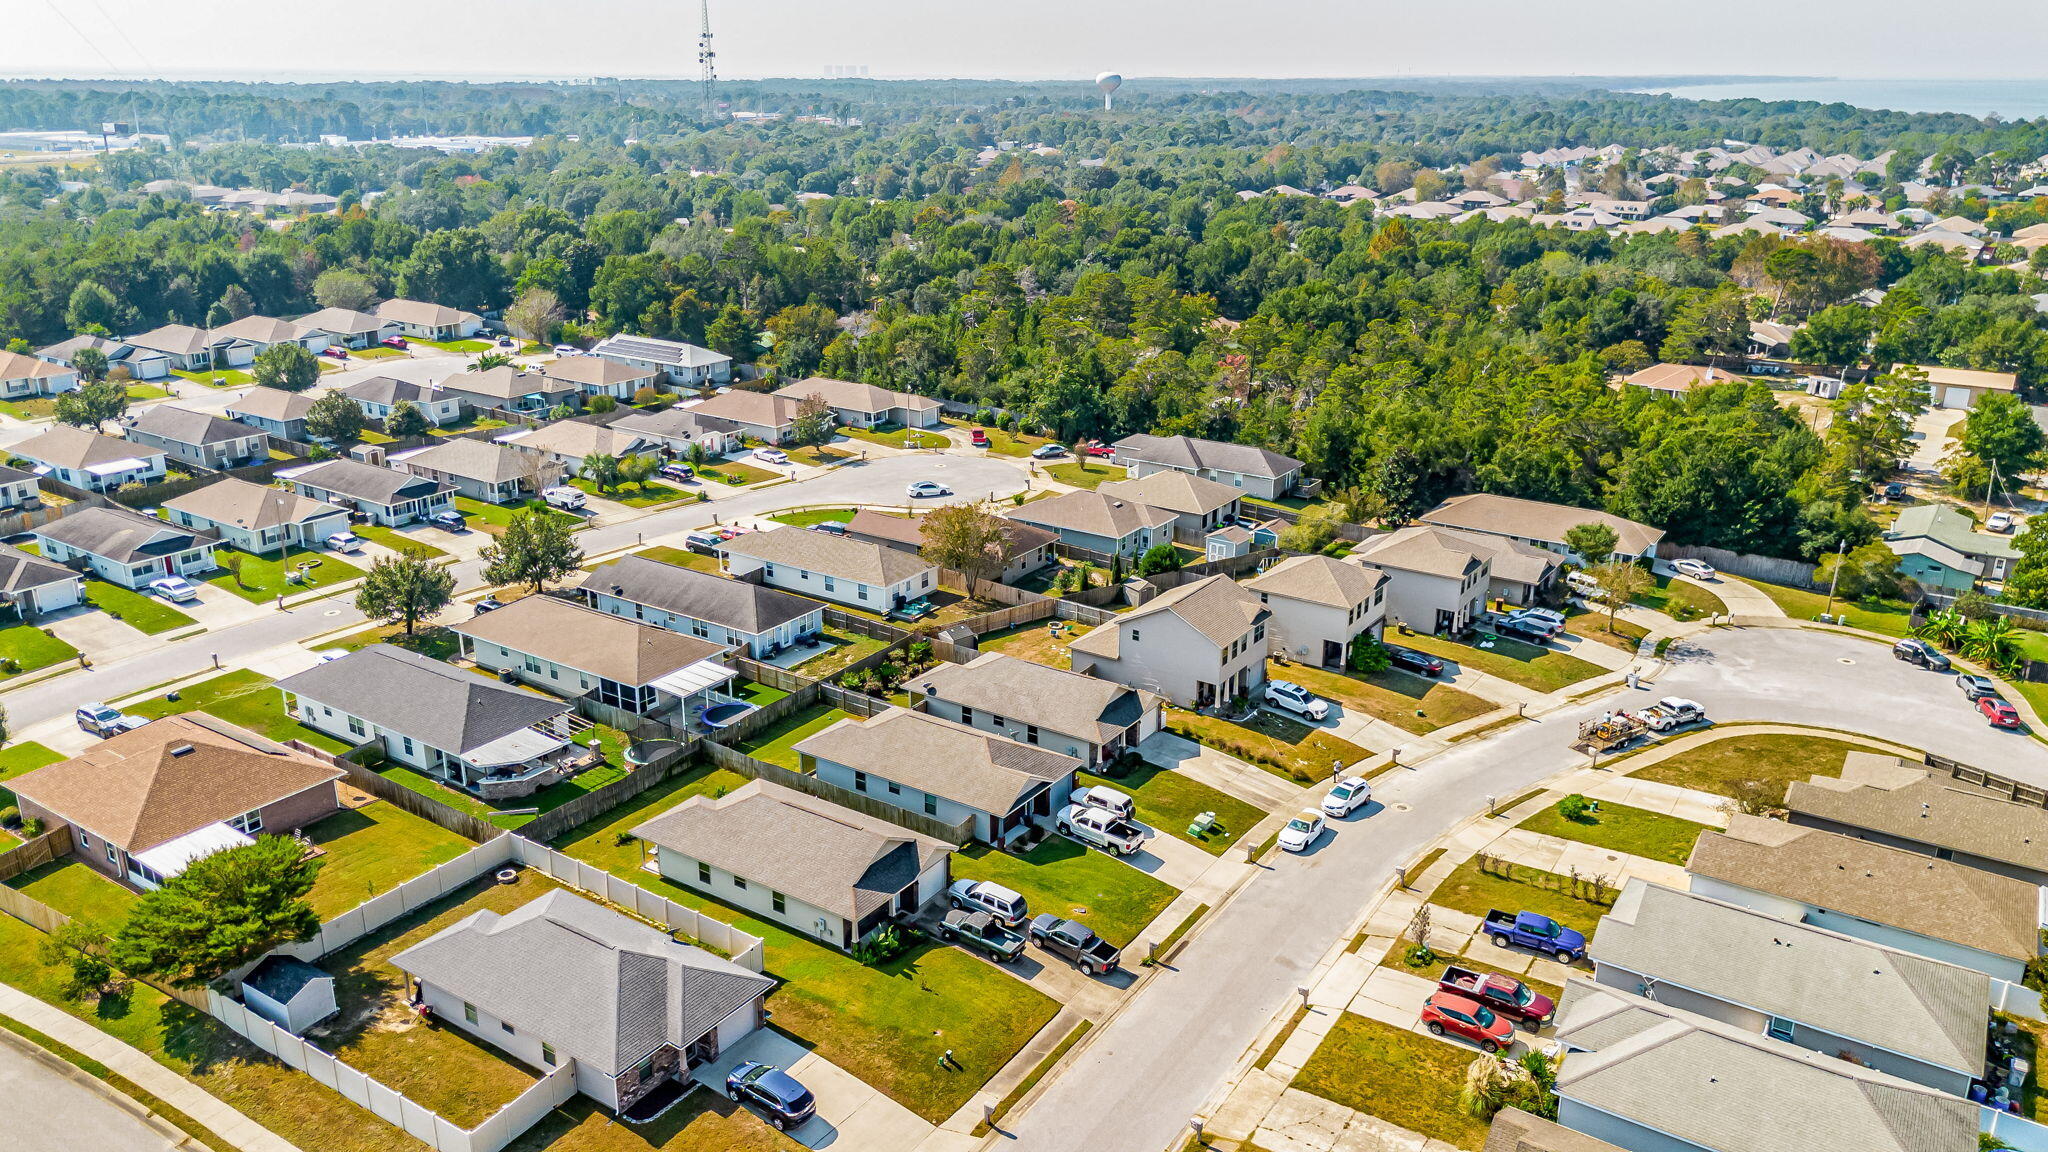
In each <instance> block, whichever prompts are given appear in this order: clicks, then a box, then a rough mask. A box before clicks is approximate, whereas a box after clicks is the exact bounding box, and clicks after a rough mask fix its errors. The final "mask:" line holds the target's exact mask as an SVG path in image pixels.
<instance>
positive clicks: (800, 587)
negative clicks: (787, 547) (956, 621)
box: [725, 555, 938, 612]
mask: <svg viewBox="0 0 2048 1152" xmlns="http://www.w3.org/2000/svg"><path fill="white" fill-rule="evenodd" d="M725 564H726V572H727V573H728V574H730V575H732V576H734V577H740V576H746V575H749V574H751V573H754V572H756V571H758V572H760V573H761V576H762V580H763V581H764V582H765V583H766V584H767V586H768V587H770V588H780V589H782V590H783V591H785V592H796V593H799V594H801V595H804V596H809V597H812V598H813V599H817V600H830V601H832V602H834V603H837V604H846V605H849V606H851V607H854V608H866V609H868V610H869V611H871V612H887V611H888V610H890V609H891V608H895V607H898V606H900V605H901V604H903V603H906V602H908V601H911V600H915V599H917V598H918V597H919V596H923V595H925V594H926V593H928V592H931V591H933V590H934V589H935V588H937V587H938V579H937V569H934V568H927V569H925V570H924V571H923V572H921V573H919V574H918V575H916V576H913V577H911V578H910V579H908V580H902V581H898V582H897V583H895V584H890V585H887V586H886V587H885V586H883V585H879V584H865V583H862V582H861V581H859V580H848V579H846V578H844V577H838V576H827V575H825V574H824V573H822V572H811V571H808V570H806V569H803V568H798V567H795V566H794V565H790V564H766V563H763V562H762V561H759V560H756V559H754V558H753V557H751V556H738V555H729V556H727V557H726V558H725Z"/></svg>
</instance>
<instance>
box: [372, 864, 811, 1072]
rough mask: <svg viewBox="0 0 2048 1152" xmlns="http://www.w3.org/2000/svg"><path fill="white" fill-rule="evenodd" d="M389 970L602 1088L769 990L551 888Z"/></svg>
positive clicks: (728, 966) (459, 929) (467, 920)
mask: <svg viewBox="0 0 2048 1152" xmlns="http://www.w3.org/2000/svg"><path fill="white" fill-rule="evenodd" d="M391 964H392V966H393V967H395V968H397V969H398V970H399V971H401V972H405V973H407V974H409V975H411V976H413V977H416V978H417V979H419V980H421V981H424V982H425V983H428V984H431V985H433V986H434V987H436V988H439V989H442V990H443V991H446V992H448V993H449V994H450V995H453V996H455V997H457V998H459V999H461V1000H463V1001H465V1002H467V1003H471V1004H475V1005H477V1006H478V1007H480V1008H482V1009H483V1010H484V1011H486V1012H489V1013H490V1014H491V1015H493V1016H496V1017H497V1018H499V1019H500V1020H504V1021H506V1022H507V1023H510V1024H512V1025H514V1026H515V1027H517V1028H518V1029H519V1030H520V1031H522V1032H525V1033H527V1034H528V1035H532V1036H538V1037H540V1038H542V1039H543V1040H545V1041H546V1042H547V1043H548V1044H550V1045H552V1046H553V1047H554V1048H555V1049H556V1050H557V1051H558V1052H560V1053H562V1054H563V1055H566V1056H569V1057H571V1058H573V1059H575V1060H576V1062H577V1063H579V1064H587V1065H589V1066H590V1067H591V1068H593V1069H596V1070H597V1071H599V1072H602V1073H603V1074H605V1075H607V1076H616V1075H618V1074H619V1073H620V1072H623V1071H625V1070H626V1069H628V1068H631V1067H632V1066H633V1065H635V1064H637V1063H639V1062H640V1061H641V1060H643V1059H645V1058H646V1057H647V1056H648V1054H650V1053H652V1052H653V1051H655V1050H656V1049H657V1048H659V1047H661V1046H662V1045H663V1044H670V1045H675V1046H677V1047H682V1046H685V1045H688V1044H690V1043H692V1042H693V1041H695V1040H696V1039H697V1038H698V1037H700V1036H702V1035H704V1034H705V1033H706V1032H709V1031H711V1030H712V1029H714V1028H716V1027H718V1024H719V1021H721V1020H724V1019H725V1018H726V1017H727V1016H730V1015H732V1014H733V1013H734V1012H737V1011H739V1010H740V1009H741V1008H743V1007H745V1006H746V1004H747V1003H748V1002H749V1001H751V1000H754V999H756V998H758V997H760V996H761V995H763V994H764V993H766V992H767V991H768V990H769V989H770V988H772V987H774V986H775V982H774V981H773V980H771V979H769V978H768V977H766V976H761V975H758V974H756V973H753V972H749V971H747V970H746V969H744V968H741V967H740V966H739V965H737V964H733V963H731V962H729V961H725V960H720V959H719V958H718V957H716V956H713V955H712V954H711V953H709V952H706V951H704V950H703V949H701V948H693V947H691V946H690V945H688V944H682V943H679V942H677V941H676V940H674V939H672V938H670V936H669V935H668V934H667V933H665V932H661V931H659V930H657V929H655V928H653V927H650V926H649V925H646V924H642V923H641V922H639V921H637V920H633V919H630V918H628V917H626V916H624V915H621V914H620V913H617V912H614V911H612V910H611V909H609V908H606V907H604V906H603V905H601V904H597V903H595V902H593V901H590V900H586V899H584V898H583V897H581V896H579V895H577V894H576V893H574V892H570V891H567V890H565V889H560V888H557V889H555V890H553V891H551V892H549V893H548V894H546V895H545V896H541V897H538V898H536V899H534V900H531V901H529V902H528V903H526V904H524V905H522V906H521V907H519V908H517V909H515V910H514V911H511V912H507V913H504V914H502V915H501V914H499V913H496V912H489V911H484V912H477V913H475V914H473V915H470V916H466V917H464V918H463V919H461V920H458V921H456V922H455V923H454V924H451V925H449V926H448V927H446V928H444V929H442V930H441V931H439V932H437V933H435V934H434V935H432V936H429V937H427V938H426V939H425V940H422V941H420V942H419V943H418V944H415V945H413V946H412V947H410V948H407V949H406V950H404V951H403V952H400V953H398V954H397V955H396V956H393V957H392V958H391Z"/></svg>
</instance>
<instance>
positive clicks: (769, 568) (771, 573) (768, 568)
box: [761, 564, 775, 580]
mask: <svg viewBox="0 0 2048 1152" xmlns="http://www.w3.org/2000/svg"><path fill="white" fill-rule="evenodd" d="M761 570H762V571H763V572H765V573H767V575H768V578H769V579H770V580H773V579H775V565H773V564H764V565H762V566H761Z"/></svg>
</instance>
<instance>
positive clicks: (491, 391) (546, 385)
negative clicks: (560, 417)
mask: <svg viewBox="0 0 2048 1152" xmlns="http://www.w3.org/2000/svg"><path fill="white" fill-rule="evenodd" d="M441 388H442V389H443V390H444V391H448V392H467V393H469V394H470V395H472V396H482V397H485V398H486V399H492V400H516V399H518V398H520V397H522V396H536V395H538V396H547V395H556V396H566V395H568V394H570V393H572V392H574V391H576V386H575V385H574V384H571V383H569V382H568V381H567V380H551V379H549V378H548V377H546V376H543V375H541V374H540V373H539V372H528V371H525V370H523V369H519V368H514V367H512V366H511V365H509V364H501V365H499V366H498V367H496V368H486V369H484V370H483V371H481V372H457V373H456V374H454V375H453V376H449V377H448V378H447V379H445V380H442V381H441Z"/></svg>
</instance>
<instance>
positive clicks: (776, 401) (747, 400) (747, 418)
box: [685, 388, 797, 444]
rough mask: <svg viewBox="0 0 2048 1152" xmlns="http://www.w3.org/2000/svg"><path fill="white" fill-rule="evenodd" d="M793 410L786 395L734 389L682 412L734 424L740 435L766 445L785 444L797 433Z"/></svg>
mask: <svg viewBox="0 0 2048 1152" xmlns="http://www.w3.org/2000/svg"><path fill="white" fill-rule="evenodd" d="M796 409H797V402H796V401H794V400H791V399H789V398H788V397H787V396H777V395H774V394H773V393H769V392H748V391H745V390H744V389H739V388H734V389H732V390H731V391H729V392H721V393H719V394H718V395H716V396H713V397H712V398H711V399H709V400H703V401H698V402H695V403H691V404H689V405H688V406H687V408H686V409H685V410H686V411H689V412H693V413H695V414H697V415H698V416H704V417H710V418H713V419H717V420H724V421H726V422H728V423H731V424H734V425H737V426H738V427H739V431H740V435H742V436H746V437H751V438H752V439H755V440H759V441H761V442H763V443H766V444H786V443H788V442H789V438H790V436H791V435H793V434H794V433H795V431H796Z"/></svg>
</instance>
